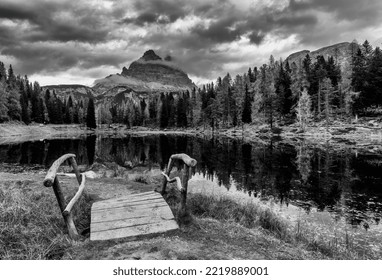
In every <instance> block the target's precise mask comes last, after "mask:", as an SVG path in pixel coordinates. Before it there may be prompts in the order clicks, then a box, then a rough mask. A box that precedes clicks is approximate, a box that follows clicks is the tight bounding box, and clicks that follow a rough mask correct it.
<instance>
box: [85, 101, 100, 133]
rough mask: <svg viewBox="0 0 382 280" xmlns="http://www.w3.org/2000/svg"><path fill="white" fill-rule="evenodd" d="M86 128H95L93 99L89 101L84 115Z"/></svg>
mask: <svg viewBox="0 0 382 280" xmlns="http://www.w3.org/2000/svg"><path fill="white" fill-rule="evenodd" d="M86 126H87V127H89V128H96V127H97V124H96V119H95V107H94V100H93V98H90V99H89V103H88V109H87V113H86Z"/></svg>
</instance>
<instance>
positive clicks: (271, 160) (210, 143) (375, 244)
mask: <svg viewBox="0 0 382 280" xmlns="http://www.w3.org/2000/svg"><path fill="white" fill-rule="evenodd" d="M68 152H71V153H75V154H76V155H77V161H78V164H80V165H90V164H92V163H93V161H94V160H95V157H99V158H102V159H103V160H106V161H113V162H116V163H117V164H119V165H121V166H126V167H130V168H131V167H137V166H140V167H142V166H145V167H147V168H161V169H163V168H164V167H165V165H166V164H167V162H168V159H169V157H170V156H171V155H172V154H174V153H187V154H188V155H190V156H192V157H193V158H195V159H196V160H197V161H198V165H197V167H196V170H195V175H194V177H193V179H192V180H191V181H190V191H195V190H197V191H202V192H206V193H207V194H209V195H222V194H223V195H229V196H232V198H233V199H242V200H253V201H256V202H258V203H263V204H264V205H267V206H269V207H272V208H273V210H274V211H276V212H278V213H280V215H282V216H283V217H284V218H285V219H288V220H290V221H291V225H293V226H294V227H295V229H293V230H304V229H307V228H310V229H312V228H313V229H314V230H313V231H312V232H311V234H312V235H313V236H317V238H324V239H325V240H327V242H332V243H333V244H334V243H335V242H346V243H347V244H348V245H349V246H354V247H356V248H358V249H359V250H360V251H365V252H368V251H372V252H375V253H376V254H381V252H382V249H381V246H380V245H379V243H380V240H382V239H381V238H382V225H381V223H380V219H381V215H382V169H381V164H382V155H376V154H371V153H362V152H357V150H355V149H350V148H341V149H338V148H337V147H336V148H335V147H332V146H330V145H327V146H325V147H320V148H318V147H314V146H312V145H309V144H307V143H305V142H304V141H295V142H293V143H287V142H285V141H271V140H262V141H259V142H253V143H243V142H242V141H241V140H239V139H229V138H197V137H191V136H169V135H152V136H128V137H125V138H112V137H101V136H98V137H96V136H90V137H87V138H80V139H62V140H43V141H36V142H25V143H19V144H8V145H0V164H2V165H3V168H4V166H5V165H6V166H8V167H9V166H13V164H14V165H15V166H27V167H28V168H32V167H36V168H39V167H40V168H41V167H49V166H50V165H51V164H52V163H53V161H54V160H55V159H57V158H58V157H60V156H61V155H63V154H65V153H68ZM0 166H1V165H0ZM192 188H194V189H195V190H193V189H192Z"/></svg>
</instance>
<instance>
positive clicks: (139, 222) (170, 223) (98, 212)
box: [90, 191, 178, 240]
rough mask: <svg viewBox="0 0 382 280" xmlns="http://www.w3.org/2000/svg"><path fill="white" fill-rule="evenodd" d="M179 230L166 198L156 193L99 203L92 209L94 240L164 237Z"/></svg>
mask: <svg viewBox="0 0 382 280" xmlns="http://www.w3.org/2000/svg"><path fill="white" fill-rule="evenodd" d="M175 229H178V224H177V223H176V221H175V218H174V215H173V214H172V212H171V209H170V207H169V206H168V204H167V203H166V201H165V200H164V199H163V197H162V196H161V195H160V194H159V193H156V192H154V191H150V192H144V193H138V194H131V195H128V196H125V197H121V198H116V199H108V200H104V201H99V202H95V203H94V204H93V205H92V209H91V224H90V240H110V239H116V238H124V237H133V236H141V235H147V234H153V233H163V232H167V231H170V230H175Z"/></svg>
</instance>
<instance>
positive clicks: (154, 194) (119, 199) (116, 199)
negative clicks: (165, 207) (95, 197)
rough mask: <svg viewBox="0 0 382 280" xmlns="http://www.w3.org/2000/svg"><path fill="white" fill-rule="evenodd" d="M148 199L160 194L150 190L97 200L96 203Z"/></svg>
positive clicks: (157, 196) (104, 203)
mask: <svg viewBox="0 0 382 280" xmlns="http://www.w3.org/2000/svg"><path fill="white" fill-rule="evenodd" d="M145 198H146V199H150V198H158V199H159V198H162V196H161V195H160V194H159V193H154V192H150V193H144V195H139V196H138V195H131V196H124V197H120V198H111V199H108V200H104V201H98V202H97V205H110V204H113V203H118V202H128V201H130V202H132V201H137V200H142V199H145Z"/></svg>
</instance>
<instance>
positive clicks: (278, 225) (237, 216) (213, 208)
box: [188, 194, 376, 259]
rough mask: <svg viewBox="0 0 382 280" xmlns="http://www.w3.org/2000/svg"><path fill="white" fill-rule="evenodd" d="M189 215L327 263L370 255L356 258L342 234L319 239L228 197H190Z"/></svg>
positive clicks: (261, 209)
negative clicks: (248, 231)
mask: <svg viewBox="0 0 382 280" xmlns="http://www.w3.org/2000/svg"><path fill="white" fill-rule="evenodd" d="M188 207H189V211H190V212H191V213H192V214H193V215H195V216H197V217H201V218H207V217H208V218H213V219H216V220H219V221H223V222H227V223H231V222H234V223H238V224H240V225H242V226H244V227H246V228H256V227H261V228H263V229H265V230H267V231H268V232H269V233H271V234H273V235H274V236H276V237H277V238H278V239H280V240H281V241H284V242H287V243H289V244H292V245H294V246H298V247H301V248H304V249H305V250H308V251H315V252H317V253H319V254H321V255H323V256H326V257H327V258H330V259H367V258H375V257H376V256H373V255H366V254H360V253H359V252H357V251H356V250H355V249H354V248H353V247H352V246H351V243H352V241H351V240H350V239H349V235H347V234H346V233H345V234H344V236H342V237H338V238H336V239H335V240H334V239H328V238H325V237H322V236H321V237H320V236H319V235H318V234H317V233H316V232H315V229H314V228H304V227H303V226H302V224H301V223H299V222H298V223H297V224H296V225H291V223H290V222H289V221H286V220H284V219H283V218H282V217H280V216H278V215H277V214H275V213H274V212H272V210H270V209H269V208H267V207H262V206H261V205H259V204H256V203H253V202H247V203H245V204H240V203H238V202H235V201H233V200H231V199H230V198H228V197H224V196H221V197H211V196H205V195H202V194H192V195H191V196H190V197H189V199H188Z"/></svg>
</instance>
